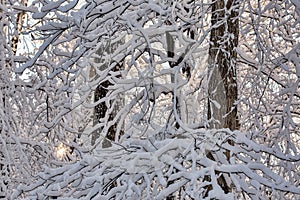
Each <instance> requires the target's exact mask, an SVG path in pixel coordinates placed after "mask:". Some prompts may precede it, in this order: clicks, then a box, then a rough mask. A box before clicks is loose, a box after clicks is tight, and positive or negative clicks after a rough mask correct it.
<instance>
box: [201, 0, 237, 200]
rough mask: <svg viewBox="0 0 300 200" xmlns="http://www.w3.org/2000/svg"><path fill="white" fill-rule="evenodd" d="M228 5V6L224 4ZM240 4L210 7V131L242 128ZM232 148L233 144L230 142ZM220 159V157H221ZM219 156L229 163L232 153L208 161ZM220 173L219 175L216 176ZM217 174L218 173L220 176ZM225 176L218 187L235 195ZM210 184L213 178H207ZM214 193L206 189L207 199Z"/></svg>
mask: <svg viewBox="0 0 300 200" xmlns="http://www.w3.org/2000/svg"><path fill="white" fill-rule="evenodd" d="M225 3H226V4H225ZM238 10H239V1H238V0H227V1H225V0H220V1H219V0H216V1H214V2H213V3H212V6H211V11H212V15H211V26H212V27H213V29H212V31H211V33H210V47H209V59H208V62H209V88H208V92H209V99H208V113H207V116H208V120H209V125H210V128H216V129H220V128H229V129H230V130H236V129H238V128H239V123H238V117H237V105H236V104H235V101H236V100H237V98H238V88H237V79H236V78H237V77H236V59H237V53H236V51H235V48H236V47H237V45H238V37H239V20H238V15H239V13H238ZM229 143H230V144H231V145H233V144H232V142H231V141H229ZM218 153H219V154H220V155H219V154H218ZM216 154H218V155H219V156H226V159H227V161H228V162H229V158H230V154H229V152H227V151H225V152H216V153H214V152H209V153H208V155H207V156H208V158H210V159H212V160H215V158H216V157H217V156H216ZM216 173H217V172H216ZM217 174H218V173H217ZM225 177H226V175H224V174H222V175H220V177H219V178H218V184H219V185H220V187H221V188H222V189H223V191H224V193H229V192H231V191H232V188H231V185H230V183H227V182H226V179H225ZM205 180H206V181H210V177H209V176H207V177H205ZM210 190H212V186H211V185H209V186H208V187H207V192H206V195H205V196H207V195H208V192H209V191H210Z"/></svg>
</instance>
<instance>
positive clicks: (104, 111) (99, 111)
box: [91, 42, 124, 148]
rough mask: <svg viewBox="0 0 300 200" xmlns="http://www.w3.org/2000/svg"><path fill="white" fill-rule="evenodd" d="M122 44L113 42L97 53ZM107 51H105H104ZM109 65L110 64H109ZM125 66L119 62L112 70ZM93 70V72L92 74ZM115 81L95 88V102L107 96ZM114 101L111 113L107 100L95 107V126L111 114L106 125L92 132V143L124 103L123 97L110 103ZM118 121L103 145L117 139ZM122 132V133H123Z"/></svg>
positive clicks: (103, 68) (110, 50)
mask: <svg viewBox="0 0 300 200" xmlns="http://www.w3.org/2000/svg"><path fill="white" fill-rule="evenodd" d="M119 44H120V42H117V43H115V44H112V45H111V46H110V47H108V48H107V49H105V50H103V49H99V50H98V52H97V54H99V55H102V54H107V55H109V54H111V53H113V51H114V50H116V48H117V47H118V45H119ZM104 51H105V52H104ZM95 62H97V60H96V61H95ZM98 62H100V60H98ZM107 65H108V64H107ZM107 65H103V66H102V68H101V69H100V70H105V69H106V68H107ZM123 68H124V63H123V62H122V63H119V64H118V65H117V66H116V67H114V69H113V70H112V71H114V72H116V71H121V70H122V69H123ZM92 73H93V72H91V74H92ZM112 85H113V83H111V82H110V81H109V80H106V81H104V82H102V83H101V84H100V85H99V86H98V87H97V88H96V90H95V93H94V102H97V101H99V100H100V99H102V98H105V97H106V96H107V94H108V92H109V86H112ZM113 101H116V102H115V105H114V108H113V111H112V112H111V113H108V110H109V109H110V108H109V107H108V106H107V104H106V102H105V101H104V102H101V103H99V104H97V105H96V106H95V108H94V114H93V126H95V125H97V124H98V123H100V122H101V123H102V122H104V119H105V117H106V115H109V117H108V121H107V123H105V125H104V126H102V127H101V128H99V129H97V130H95V131H94V132H93V133H92V138H91V144H92V145H94V144H95V142H96V140H97V139H98V138H99V137H100V135H101V132H102V131H103V130H104V127H105V126H108V122H110V121H112V120H114V118H115V116H116V115H117V113H118V111H119V110H120V108H121V106H122V104H123V98H121V97H119V98H116V99H114V100H110V105H113ZM117 125H118V124H117V123H114V124H112V125H111V126H110V127H107V128H108V131H107V133H106V136H105V138H104V140H103V141H102V147H104V148H105V147H110V146H111V143H110V140H111V141H114V140H115V139H116V132H117ZM121 134H122V133H121Z"/></svg>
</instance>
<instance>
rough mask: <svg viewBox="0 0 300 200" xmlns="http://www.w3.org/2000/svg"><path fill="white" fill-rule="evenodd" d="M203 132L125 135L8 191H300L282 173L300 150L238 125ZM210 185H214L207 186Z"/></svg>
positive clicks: (205, 195) (140, 194)
mask: <svg viewBox="0 0 300 200" xmlns="http://www.w3.org/2000/svg"><path fill="white" fill-rule="evenodd" d="M205 135H210V137H205V136H203V135H202V134H200V135H199V134H188V133H187V134H185V137H184V138H179V137H174V138H167V139H164V140H153V141H152V142H150V141H149V140H144V141H143V142H141V141H140V140H132V139H129V140H127V141H126V142H124V143H122V144H120V145H114V146H113V147H111V148H109V149H107V148H106V149H101V150H100V149H99V150H98V151H99V153H98V154H97V156H96V157H94V156H85V157H84V158H83V159H82V160H80V161H78V162H76V163H74V164H72V165H66V166H63V167H60V168H49V167H47V168H45V170H44V171H43V172H41V173H39V174H38V175H37V177H36V178H37V179H36V182H35V183H32V184H29V185H22V186H19V187H18V188H17V189H16V190H15V191H14V194H13V196H12V197H13V198H16V197H20V196H23V195H25V196H24V197H26V196H27V197H37V198H48V197H52V198H54V197H59V198H61V199H63V198H67V197H68V198H83V197H84V198H95V199H99V198H100V199H110V198H114V199H128V198H137V199H165V198H166V197H168V196H169V195H174V197H177V198H179V197H181V198H184V199H188V198H192V199H212V198H221V199H232V198H234V197H235V198H238V196H236V195H239V196H240V197H241V196H242V195H246V196H248V197H250V198H259V197H260V198H267V197H268V196H269V195H271V196H272V195H283V196H285V197H287V198H296V197H299V195H300V189H299V187H298V186H299V185H298V184H299V180H297V179H295V178H296V177H290V178H289V179H287V177H286V174H290V173H297V169H292V168H290V169H286V168H285V163H287V162H299V161H300V157H299V155H295V156H292V155H284V154H283V153H279V152H278V151H277V150H276V149H274V150H273V151H270V150H268V148H266V147H264V146H262V145H257V144H255V143H254V142H253V141H251V140H250V139H249V138H247V137H246V135H245V134H244V133H241V132H239V131H234V132H231V131H229V130H226V129H224V130H210V131H207V132H206V134H205ZM228 140H231V141H233V143H234V145H230V144H228V143H227V141H228ZM258 146H259V147H260V148H257V147H258ZM147 150H148V151H147ZM225 151H229V152H230V155H232V158H231V159H230V161H229V162H228V161H227V160H223V161H222V160H217V161H215V160H212V159H211V158H209V156H208V154H209V153H212V154H215V155H216V156H221V155H222V154H223V153H224V152H225ZM278 154H281V155H279V156H278ZM268 156H273V162H277V161H278V160H281V161H280V162H279V163H277V164H278V165H277V167H274V168H273V169H272V168H270V167H268V166H266V164H264V163H263V160H264V159H266V157H268ZM276 160H277V161H276ZM222 175H224V176H226V177H227V181H228V182H229V183H230V184H232V185H233V191H232V193H227V194H225V193H224V191H223V190H222V189H221V188H220V186H219V184H218V183H217V177H219V176H222ZM208 176H209V177H210V178H209V179H208V178H207V177H208ZM291 183H294V184H291ZM209 187H211V188H212V189H211V190H208V188H209ZM234 191H236V192H234ZM59 198H58V199H59Z"/></svg>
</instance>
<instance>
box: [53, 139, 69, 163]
mask: <svg viewBox="0 0 300 200" xmlns="http://www.w3.org/2000/svg"><path fill="white" fill-rule="evenodd" d="M55 154H56V157H57V158H58V159H60V160H62V159H63V158H64V157H65V156H66V154H67V147H66V145H64V144H63V143H60V144H59V145H58V146H57V147H56V149H55Z"/></svg>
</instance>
